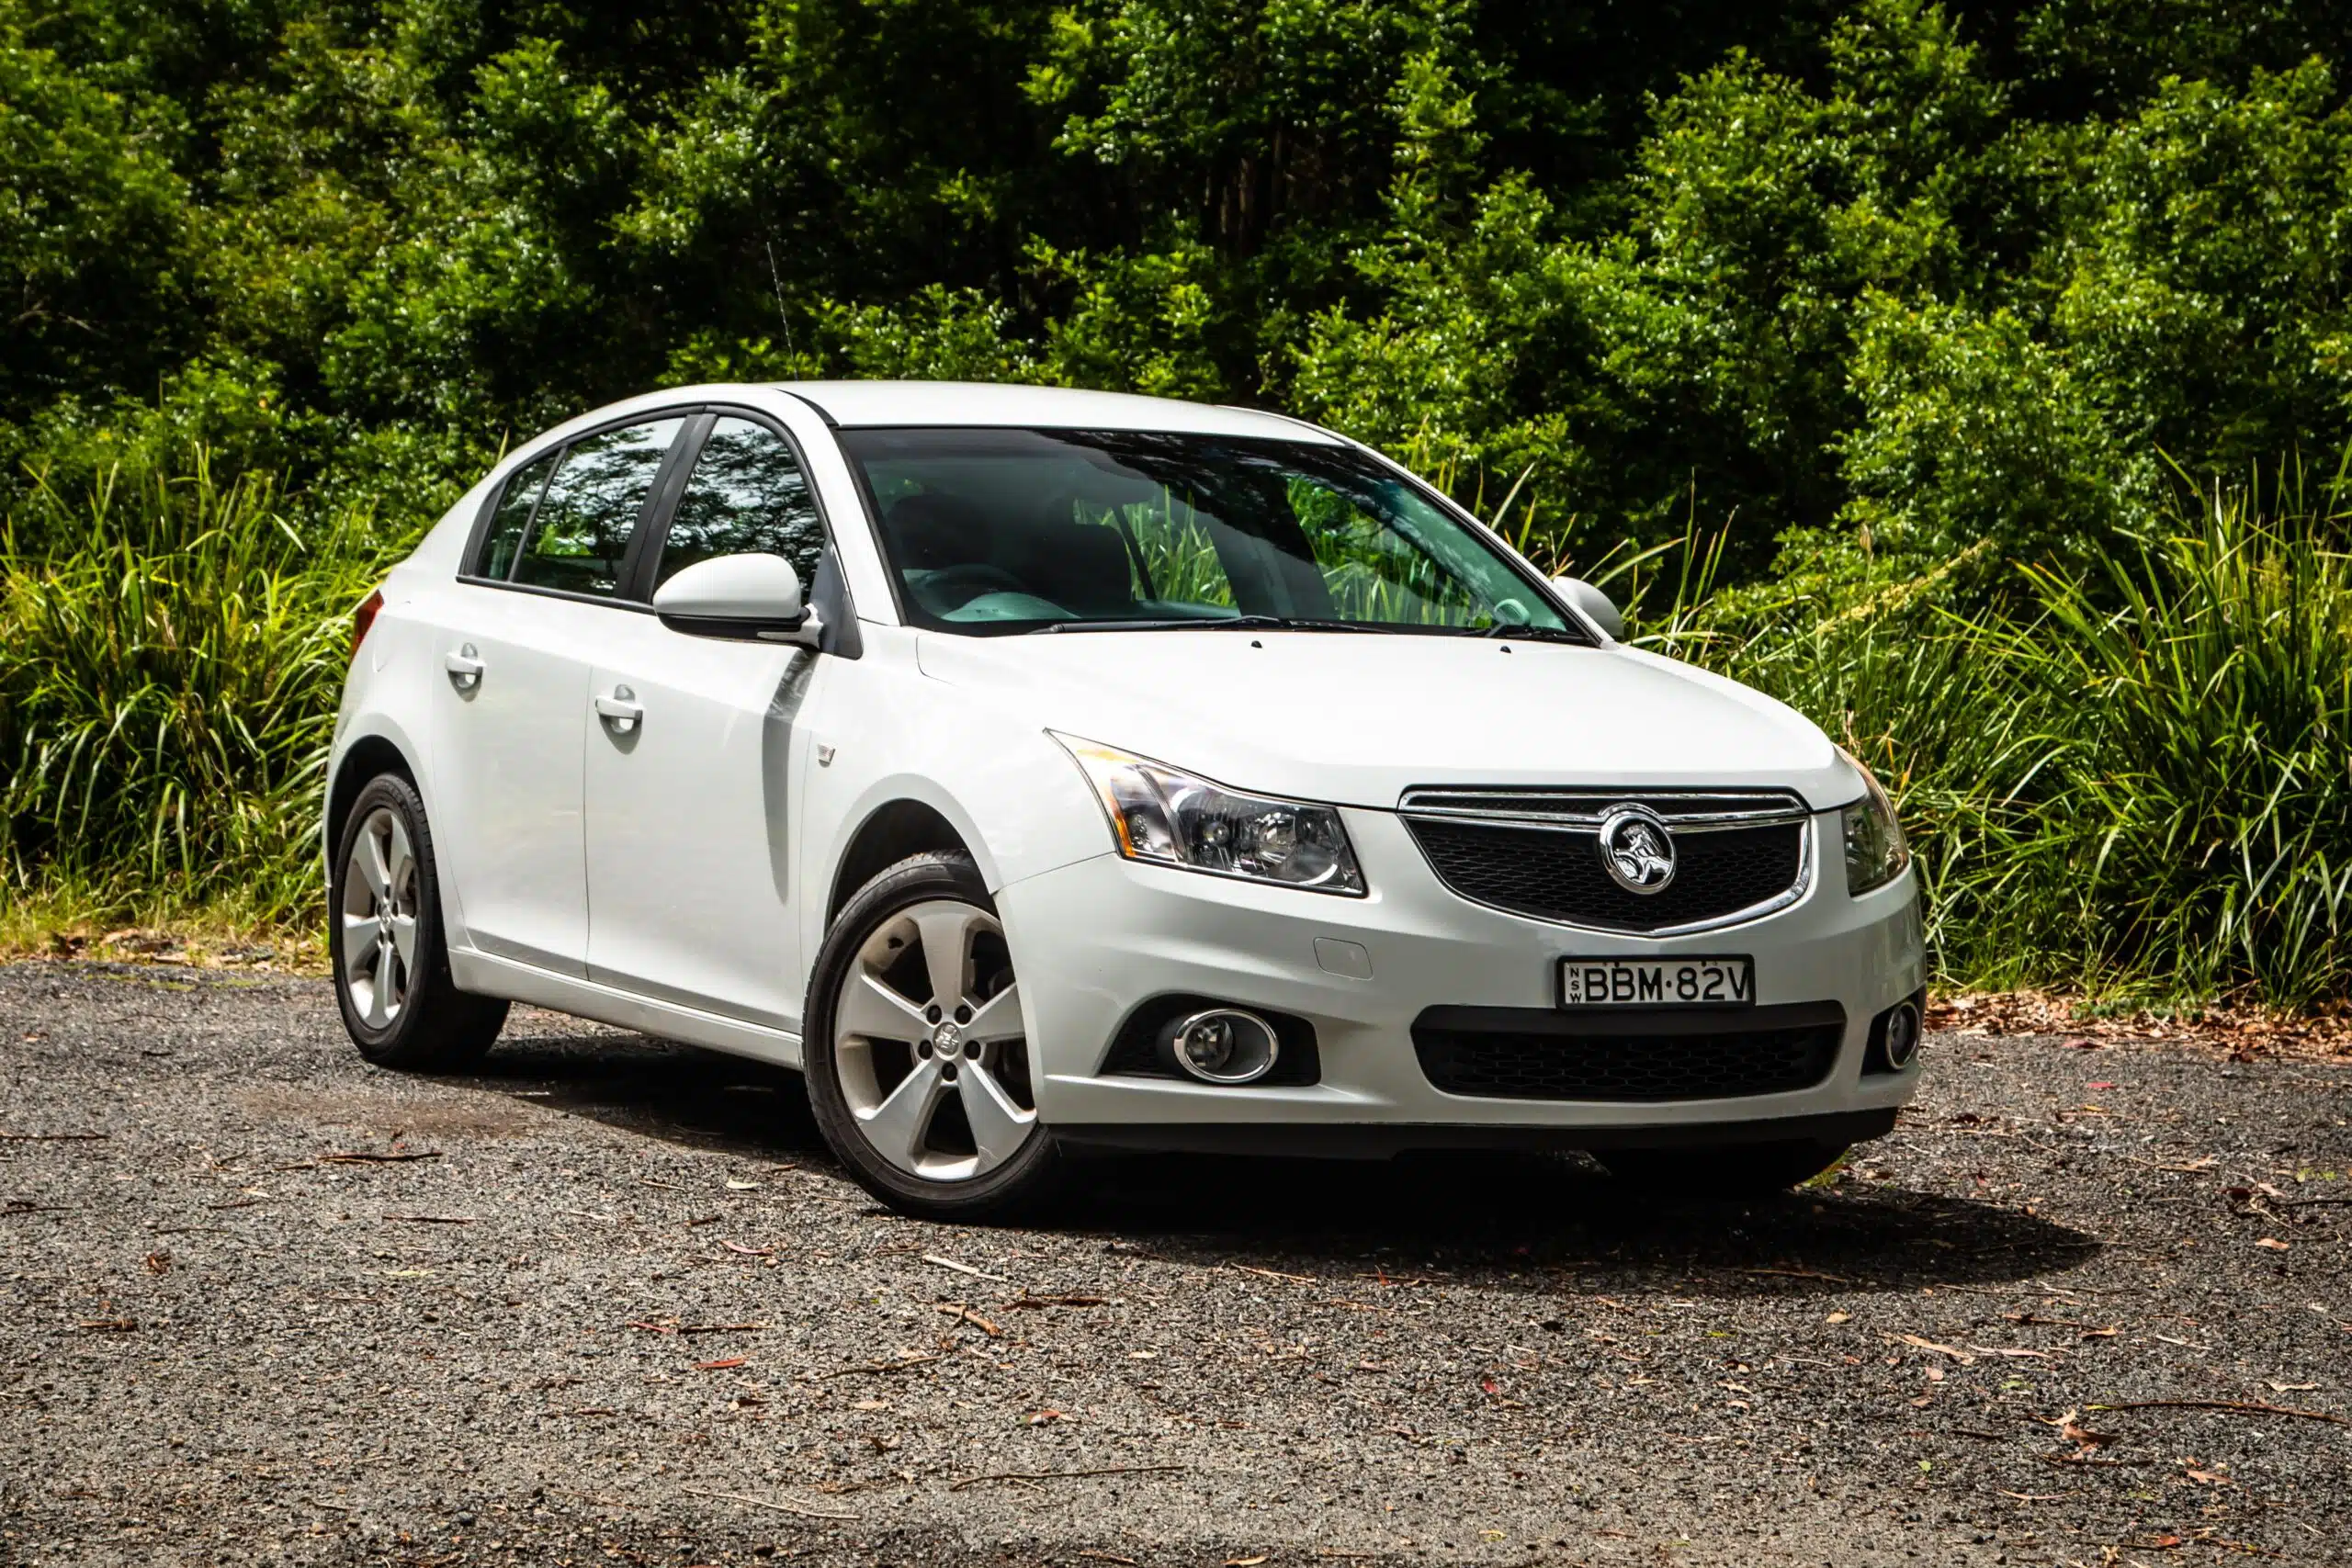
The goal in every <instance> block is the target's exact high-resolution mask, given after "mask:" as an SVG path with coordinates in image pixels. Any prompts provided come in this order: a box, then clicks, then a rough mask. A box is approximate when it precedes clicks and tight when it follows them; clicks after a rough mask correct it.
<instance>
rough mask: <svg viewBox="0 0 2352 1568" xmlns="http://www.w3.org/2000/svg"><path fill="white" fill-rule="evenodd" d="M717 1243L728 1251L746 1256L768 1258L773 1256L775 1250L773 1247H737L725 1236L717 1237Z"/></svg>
mask: <svg viewBox="0 0 2352 1568" xmlns="http://www.w3.org/2000/svg"><path fill="white" fill-rule="evenodd" d="M718 1245H719V1246H721V1247H725V1248H726V1249H727V1250H728V1251H729V1252H740V1253H741V1254H742V1255H743V1256H744V1257H746V1258H768V1257H772V1256H774V1254H775V1247H738V1246H736V1245H735V1244H734V1243H733V1242H731V1241H729V1240H728V1239H727V1238H726V1237H725V1236H721V1237H719V1238H718Z"/></svg>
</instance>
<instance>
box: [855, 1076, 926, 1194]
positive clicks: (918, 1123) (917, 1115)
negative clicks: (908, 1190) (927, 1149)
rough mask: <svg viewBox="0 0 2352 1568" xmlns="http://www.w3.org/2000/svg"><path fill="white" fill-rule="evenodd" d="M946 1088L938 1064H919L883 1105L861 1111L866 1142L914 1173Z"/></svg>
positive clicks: (891, 1161)
mask: <svg viewBox="0 0 2352 1568" xmlns="http://www.w3.org/2000/svg"><path fill="white" fill-rule="evenodd" d="M946 1087H947V1086H946V1084H945V1082H944V1080H943V1079H942V1078H941V1077H940V1076H939V1064H938V1063H937V1062H935V1061H933V1060H930V1059H927V1058H926V1059H922V1060H919V1061H917V1062H916V1063H915V1066H914V1070H913V1071H912V1072H910V1073H909V1074H908V1075H907V1076H906V1077H903V1078H900V1079H899V1087H898V1088H896V1089H892V1090H891V1091H890V1092H889V1094H888V1096H886V1097H885V1098H884V1100H883V1101H882V1103H881V1104H879V1105H877V1106H876V1107H875V1108H874V1109H873V1110H871V1111H859V1112H857V1118H858V1121H859V1122H860V1123H861V1124H862V1125H863V1127H864V1130H865V1138H866V1141H867V1142H868V1143H870V1144H872V1145H874V1147H875V1149H876V1152H877V1153H879V1154H880V1155H881V1156H882V1157H883V1158H885V1159H887V1160H888V1161H889V1162H890V1163H891V1164H892V1165H895V1166H897V1167H898V1168H899V1169H901V1170H913V1169H914V1168H915V1167H916V1162H917V1161H919V1160H920V1159H921V1158H922V1143H923V1138H924V1137H925V1136H926V1135H927V1134H929V1133H930V1132H931V1119H932V1117H933V1114H934V1113H935V1112H936V1111H938V1110H939V1101H940V1099H941V1097H942V1095H943V1094H944V1091H945V1089H946Z"/></svg>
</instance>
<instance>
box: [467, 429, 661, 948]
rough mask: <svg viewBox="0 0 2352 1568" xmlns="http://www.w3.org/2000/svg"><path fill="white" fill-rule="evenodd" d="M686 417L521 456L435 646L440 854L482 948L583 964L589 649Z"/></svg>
mask: <svg viewBox="0 0 2352 1568" xmlns="http://www.w3.org/2000/svg"><path fill="white" fill-rule="evenodd" d="M683 427H684V421H683V420H680V419H666V420H656V421H649V422H642V423H636V424H629V425H623V426H619V427H616V428H614V429H609V430H605V431H599V432H596V433H594V434H589V435H585V436H582V437H580V438H578V439H576V440H574V441H572V442H571V444H570V445H568V446H565V447H563V448H561V449H560V450H558V451H554V452H550V453H548V454H547V455H546V456H545V457H540V458H538V459H537V460H535V461H533V462H531V463H528V464H526V465H525V466H523V467H522V468H517V469H516V470H515V473H514V474H513V475H512V476H511V477H510V478H509V479H508V480H507V482H506V485H505V487H504V488H503V491H501V495H500V500H499V502H498V503H497V506H496V508H495V510H494V511H493V512H492V517H491V522H490V525H489V527H488V528H487V529H486V530H485V531H484V535H483V537H482V539H481V543H480V545H479V547H478V548H479V554H478V556H477V558H475V559H473V560H470V561H469V562H468V563H467V570H466V572H465V573H464V574H463V575H462V576H461V578H460V580H459V581H458V582H457V583H456V584H455V585H454V587H453V588H452V590H451V592H450V594H449V597H448V600H447V604H448V605H449V611H448V613H447V615H446V616H444V617H443V624H442V626H441V628H440V639H439V640H440V646H438V647H436V648H435V650H434V653H433V657H434V660H435V662H436V664H437V666H438V668H437V669H436V671H435V673H434V675H433V676H432V677H431V679H432V680H433V682H434V699H435V700H434V717H433V731H434V736H433V776H434V784H435V797H436V799H437V801H438V802H439V807H438V809H437V810H436V812H435V820H434V823H433V830H434V837H435V840H436V844H435V847H436V851H437V854H436V857H435V858H436V860H437V862H438V863H439V865H440V866H441V868H442V874H443V876H444V878H445V879H446V880H447V883H448V884H449V886H450V887H451V888H452V890H453V891H454V893H455V895H456V902H457V907H458V914H459V917H460V919H463V921H464V923H465V927H466V931H467V933H468V936H469V939H470V941H471V942H472V943H473V945H474V946H475V947H476V948H477V949H479V950H480V951H481V952H483V953H495V954H498V955H500V956H503V957H507V958H514V959H519V960H521V961H522V962H524V963H527V964H536V965H537V966H539V967H541V968H546V969H552V970H555V971H556V972H558V973H560V974H567V975H583V976H584V975H585V974H586V973H587V959H588V878H587V871H586V863H585V858H586V857H585V845H584V841H583V838H584V825H585V823H584V819H585V814H586V798H585V781H584V778H583V775H582V767H583V762H584V758H583V756H582V752H583V749H584V746H585V743H586V740H587V732H588V724H589V712H590V676H591V674H592V673H593V671H594V660H595V657H596V650H597V649H601V648H604V647H607V646H609V645H610V644H611V642H612V640H613V637H614V635H615V632H616V628H617V627H619V626H625V625H627V624H628V623H631V622H636V621H639V620H643V621H647V622H649V623H650V620H651V617H650V615H643V614H642V613H641V612H632V611H631V610H629V609H627V608H624V607H622V606H621V605H620V604H619V603H618V600H619V596H620V592H621V588H622V585H623V584H624V583H626V582H627V581H628V571H627V569H628V565H629V564H630V559H631V557H630V544H631V541H632V539H633V538H634V537H635V535H636V531H637V525H638V523H639V519H640V517H641V516H642V515H643V514H644V513H646V512H647V511H648V510H650V501H651V497H652V492H653V481H654V476H655V474H656V473H657V472H658V471H659V469H660V468H661V465H662V460H663V458H664V457H665V455H666V454H667V452H668V450H669V447H670V446H671V444H672V442H673V439H674V438H675V437H676V435H677V434H678V433H679V431H680V430H681V429H682V428H683Z"/></svg>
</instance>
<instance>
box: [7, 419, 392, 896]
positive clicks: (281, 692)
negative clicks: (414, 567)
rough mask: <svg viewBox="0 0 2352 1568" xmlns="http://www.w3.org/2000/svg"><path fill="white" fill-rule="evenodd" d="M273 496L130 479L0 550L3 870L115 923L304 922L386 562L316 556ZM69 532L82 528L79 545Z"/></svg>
mask: <svg viewBox="0 0 2352 1568" xmlns="http://www.w3.org/2000/svg"><path fill="white" fill-rule="evenodd" d="M277 501H278V498H277V494H276V493H275V491H274V490H273V488H272V486H271V485H270V483H269V482H268V481H267V480H266V479H263V478H256V477H247V478H243V479H237V480H235V481H233V482H220V481H216V479H214V477H213V475H212V472H211V469H210V467H209V464H208V463H207V462H206V461H204V459H203V458H202V457H200V456H199V457H198V459H197V460H196V461H195V463H194V464H193V466H192V468H190V469H189V470H188V471H187V472H185V473H178V474H173V473H167V472H164V471H160V470H155V469H145V468H142V469H135V470H129V471H126V470H123V469H115V470H111V471H108V472H107V473H105V474H103V475H101V476H100V477H99V478H98V479H97V480H96V482H95V484H94V485H93V486H92V488H91V489H90V490H89V491H87V492H86V493H84V494H80V495H74V496H65V495H60V494H57V493H55V492H53V491H49V490H48V489H47V488H46V487H37V488H36V490H35V492H34V506H35V508H36V509H38V510H39V511H40V512H41V513H45V514H46V515H43V516H40V517H38V518H35V519H33V520H32V521H36V522H38V523H39V524H40V527H39V528H38V529H37V530H36V529H33V528H28V529H27V530H26V532H27V534H28V536H41V537H45V538H46V539H47V540H49V541H51V542H50V543H49V544H48V546H47V547H46V548H45V549H43V550H42V551H41V552H40V553H39V554H31V553H20V552H19V551H18V549H17V545H16V539H17V527H16V524H17V523H20V522H24V521H26V519H23V518H19V519H16V520H12V526H11V528H10V530H9V532H8V534H7V536H6V541H5V547H0V805H4V806H5V807H6V825H5V828H0V868H5V874H6V878H7V881H8V884H9V885H10V886H13V887H14V888H15V889H16V890H17V895H18V896H19V897H24V896H26V895H28V894H31V893H36V892H40V891H42V890H51V891H53V890H54V889H55V888H57V887H58V886H70V887H72V888H73V889H74V891H75V894H76V896H77V897H79V898H81V899H82V900H83V901H85V902H86V903H88V904H89V905H91V906H92V908H93V912H94V913H96V914H98V915H105V914H108V913H119V912H129V911H135V910H138V909H141V908H153V907H156V906H157V904H158V903H159V902H160V903H163V904H174V903H180V904H195V903H207V902H209V903H217V904H222V905H225V906H227V907H229V908H232V909H234V910H236V911H238V912H239V913H240V914H242V915H243V916H244V917H246V918H250V919H257V920H262V921H269V920H285V919H298V918H300V919H307V917H308V915H309V913H310V912H311V908H312V906H313V905H314V904H315V903H316V900H317V894H316V891H315V889H314V887H313V886H312V885H313V884H314V883H315V882H316V880H317V876H316V872H315V869H314V867H315V859H314V853H315V852H314V846H313V843H312V837H311V835H312V829H313V824H314V821H315V812H316V804H317V797H318V795H319V789H320V773H321V768H322V763H323V761H324V756H325V750H326V744H327V741H328V739H329V738H330V735H331V732H332V729H333V726H334V710H335V703H336V698H337V694H338V691H339V688H340V684H341V682H342V678H343V673H344V669H345V654H346V651H347V648H348V638H349V626H350V615H351V611H352V608H353V606H354V605H355V604H356V603H357V602H358V601H359V600H360V599H361V598H362V597H364V596H365V595H366V593H367V592H368V587H369V585H370V583H371V582H372V581H374V580H375V578H376V576H377V575H378V573H379V570H380V567H381V565H382V564H383V558H384V551H383V550H382V549H381V548H380V547H379V546H378V545H377V544H376V543H375V541H374V540H373V539H372V538H371V537H370V536H369V532H368V527H367V525H366V524H367V520H366V519H365V518H362V517H346V518H345V519H343V520H342V521H340V522H338V523H335V524H334V525H330V526H329V527H328V528H327V530H326V531H325V533H324V534H323V535H322V536H317V537H307V538H306V537H304V536H302V535H301V534H300V533H298V532H297V531H296V530H295V529H294V528H293V527H292V526H291V525H289V524H288V522H287V521H286V519H285V517H284V516H283V514H282V513H281V511H280V509H279V507H278V505H277ZM69 523H70V526H68V524H69Z"/></svg>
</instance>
